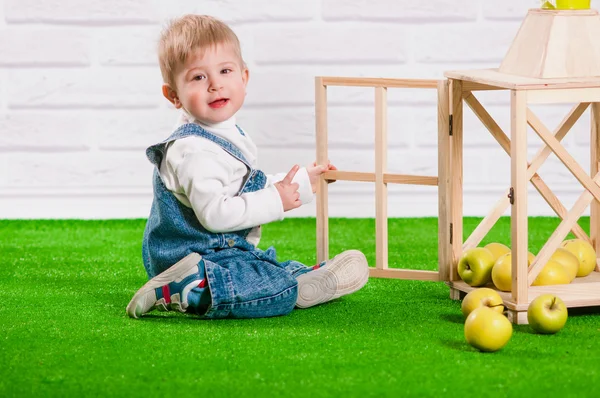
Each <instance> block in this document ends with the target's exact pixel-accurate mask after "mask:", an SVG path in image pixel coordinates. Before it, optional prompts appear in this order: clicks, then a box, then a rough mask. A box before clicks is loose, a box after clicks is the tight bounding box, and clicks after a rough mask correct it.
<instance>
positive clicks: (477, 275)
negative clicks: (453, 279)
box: [457, 247, 494, 286]
mask: <svg viewBox="0 0 600 398" xmlns="http://www.w3.org/2000/svg"><path fill="white" fill-rule="evenodd" d="M493 266H494V255H493V254H492V252H491V251H489V250H488V249H486V248H484V247H475V248H472V249H469V250H466V251H465V252H464V253H463V255H462V257H461V258H460V260H459V261H458V266H457V268H458V275H459V276H460V277H461V279H462V280H463V281H465V283H466V284H467V285H469V286H483V285H485V284H486V283H488V282H489V281H490V280H491V279H492V267H493Z"/></svg>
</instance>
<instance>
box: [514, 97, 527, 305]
mask: <svg viewBox="0 0 600 398" xmlns="http://www.w3.org/2000/svg"><path fill="white" fill-rule="evenodd" d="M510 114H511V129H510V130H511V142H512V144H511V153H510V158H511V176H510V180H511V185H512V188H513V205H512V209H511V221H510V223H511V234H510V241H511V246H512V269H511V271H512V296H513V298H514V300H515V302H516V303H518V304H520V303H523V302H526V301H527V288H528V287H529V285H528V284H527V244H528V237H527V228H528V225H527V182H528V181H529V179H528V178H527V92H525V91H518V90H513V91H511V96H510Z"/></svg>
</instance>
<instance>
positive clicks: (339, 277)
mask: <svg viewBox="0 0 600 398" xmlns="http://www.w3.org/2000/svg"><path fill="white" fill-rule="evenodd" d="M255 254H256V255H257V256H258V257H260V258H261V259H263V260H264V261H268V262H271V263H273V264H279V266H281V267H283V268H284V269H285V270H286V271H287V272H289V273H291V274H292V276H293V277H294V278H296V279H297V280H298V300H297V302H296V306H298V307H299V308H308V307H312V306H315V305H317V304H321V303H324V302H327V301H330V300H335V299H336V298H339V297H341V296H345V295H348V294H350V293H354V292H356V291H357V290H360V289H361V288H362V287H363V286H364V285H365V284H366V283H367V281H368V279H369V265H368V263H367V259H366V257H365V255H364V254H363V253H361V252H360V251H358V250H347V251H345V252H342V253H340V254H338V255H337V256H335V257H334V258H332V259H329V260H326V261H323V262H321V263H319V264H316V265H314V266H312V267H307V266H306V265H304V264H302V263H299V262H298V261H293V260H291V261H286V262H283V263H278V262H277V260H276V254H275V249H274V248H272V247H271V248H269V249H268V250H266V251H261V250H256V251H255Z"/></svg>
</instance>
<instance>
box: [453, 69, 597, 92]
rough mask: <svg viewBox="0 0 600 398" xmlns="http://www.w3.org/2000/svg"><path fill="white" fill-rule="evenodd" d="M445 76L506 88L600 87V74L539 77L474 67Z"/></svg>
mask: <svg viewBox="0 0 600 398" xmlns="http://www.w3.org/2000/svg"><path fill="white" fill-rule="evenodd" d="M444 76H445V77H447V78H449V79H453V80H461V81H463V82H464V84H467V82H469V83H478V84H485V85H489V86H495V87H498V88H504V89H509V90H513V89H520V90H538V89H539V90H550V89H559V88H579V87H580V88H587V87H600V76H595V77H578V78H564V79H539V78H533V77H525V76H518V75H509V74H505V73H500V72H499V71H498V69H473V70H457V71H447V72H445V73H444Z"/></svg>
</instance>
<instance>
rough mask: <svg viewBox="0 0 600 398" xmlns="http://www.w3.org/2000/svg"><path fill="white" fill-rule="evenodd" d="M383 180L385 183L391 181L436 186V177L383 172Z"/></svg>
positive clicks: (392, 182)
mask: <svg viewBox="0 0 600 398" xmlns="http://www.w3.org/2000/svg"><path fill="white" fill-rule="evenodd" d="M383 182H385V183H386V184H388V183H391V184H405V185H430V186H437V185H438V177H429V176H417V175H405V174H391V173H385V174H384V175H383Z"/></svg>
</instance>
